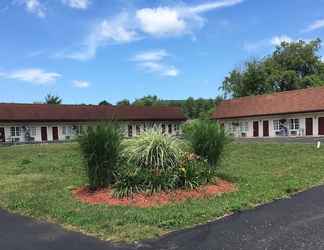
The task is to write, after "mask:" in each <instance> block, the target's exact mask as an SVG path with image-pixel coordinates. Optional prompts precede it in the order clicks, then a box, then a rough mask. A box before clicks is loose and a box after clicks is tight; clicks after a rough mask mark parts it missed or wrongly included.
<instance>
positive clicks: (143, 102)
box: [132, 95, 161, 106]
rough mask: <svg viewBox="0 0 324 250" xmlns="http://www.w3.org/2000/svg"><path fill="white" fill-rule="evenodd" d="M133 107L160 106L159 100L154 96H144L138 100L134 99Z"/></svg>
mask: <svg viewBox="0 0 324 250" xmlns="http://www.w3.org/2000/svg"><path fill="white" fill-rule="evenodd" d="M132 105H134V106H157V105H161V102H160V99H159V98H158V97H157V96H156V95H148V96H144V97H142V98H140V99H136V100H135V101H134V102H133V104H132Z"/></svg>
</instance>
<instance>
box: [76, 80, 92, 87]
mask: <svg viewBox="0 0 324 250" xmlns="http://www.w3.org/2000/svg"><path fill="white" fill-rule="evenodd" d="M72 84H73V86H74V87H76V88H88V87H89V86H90V82H88V81H83V80H74V81H72Z"/></svg>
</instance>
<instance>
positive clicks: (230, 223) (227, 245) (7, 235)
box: [0, 186, 324, 250]
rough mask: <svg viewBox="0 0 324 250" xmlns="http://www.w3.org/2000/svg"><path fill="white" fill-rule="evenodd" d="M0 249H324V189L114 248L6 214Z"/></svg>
mask: <svg viewBox="0 0 324 250" xmlns="http://www.w3.org/2000/svg"><path fill="white" fill-rule="evenodd" d="M0 249H1V250H2V249H3V250H74V249H75V250H76V249H77V250H112V249H116V250H117V249H118V250H120V249H125V250H128V249H129V250H133V249H138V250H151V249H154V250H157V249H186V250H191V249H192V250H214V249H215V250H216V249H231V250H233V249H234V250H235V249H243V250H244V249H246V250H253V249H267V250H272V249H274V250H278V249H282V250H285V249H293V250H300V249H307V250H309V249H324V186H321V187H317V188H313V189H311V190H309V191H306V192H303V193H300V194H298V195H296V196H294V197H293V198H291V199H285V200H279V201H276V202H274V203H271V204H268V205H264V206H261V207H259V208H257V209H254V210H250V211H246V212H242V213H237V214H234V215H232V216H229V217H226V218H224V219H221V220H218V221H216V222H211V223H208V224H206V225H202V226H197V227H195V228H192V229H189V230H183V231H178V232H174V233H171V234H169V235H167V236H164V237H162V238H160V239H158V240H154V241H146V242H142V243H141V244H139V245H137V246H116V245H112V244H110V243H106V242H102V241H99V240H96V239H94V238H92V237H88V236H84V235H82V234H79V233H73V232H67V231H65V230H63V229H61V228H60V227H59V226H56V225H52V224H48V223H42V222H35V221H34V220H31V219H29V218H25V217H21V216H16V215H11V214H8V213H7V212H4V211H0Z"/></svg>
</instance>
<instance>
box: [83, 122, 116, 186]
mask: <svg viewBox="0 0 324 250" xmlns="http://www.w3.org/2000/svg"><path fill="white" fill-rule="evenodd" d="M121 141H122V134H121V133H120V130H119V128H118V127H117V126H116V125H115V124H112V123H102V124H98V125H96V126H91V127H88V129H87V131H86V132H85V133H84V134H82V135H81V136H80V137H79V144H80V148H81V153H82V156H83V158H84V161H85V167H86V173H87V176H88V180H89V187H90V189H91V190H96V189H98V188H103V187H107V186H109V185H110V184H112V183H113V182H114V176H115V174H114V172H115V171H116V170H117V168H118V164H119V158H120V151H121Z"/></svg>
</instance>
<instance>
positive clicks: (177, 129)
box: [174, 124, 179, 135]
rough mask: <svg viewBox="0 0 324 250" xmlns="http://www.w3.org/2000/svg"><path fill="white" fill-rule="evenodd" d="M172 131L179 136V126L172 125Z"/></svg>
mask: <svg viewBox="0 0 324 250" xmlns="http://www.w3.org/2000/svg"><path fill="white" fill-rule="evenodd" d="M174 131H175V133H176V135H179V124H174Z"/></svg>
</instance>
